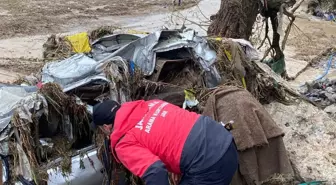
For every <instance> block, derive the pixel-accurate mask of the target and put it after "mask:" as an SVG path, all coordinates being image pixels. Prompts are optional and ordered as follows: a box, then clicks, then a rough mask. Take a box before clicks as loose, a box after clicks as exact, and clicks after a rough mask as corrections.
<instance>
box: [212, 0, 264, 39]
mask: <svg viewBox="0 0 336 185" xmlns="http://www.w3.org/2000/svg"><path fill="white" fill-rule="evenodd" d="M259 2H260V0H222V3H221V7H220V10H219V11H218V13H217V14H216V15H215V16H213V20H212V23H211V25H210V27H209V29H208V35H210V36H221V37H230V38H244V39H247V40H248V39H249V38H250V36H251V34H252V28H253V24H254V22H255V19H256V17H257V15H258V8H259Z"/></svg>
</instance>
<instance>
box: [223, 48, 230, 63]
mask: <svg viewBox="0 0 336 185" xmlns="http://www.w3.org/2000/svg"><path fill="white" fill-rule="evenodd" d="M224 53H225V55H226V57H227V58H228V59H229V61H230V62H232V55H231V53H230V51H228V50H226V49H224Z"/></svg>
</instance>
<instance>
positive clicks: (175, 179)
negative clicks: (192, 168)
mask: <svg viewBox="0 0 336 185" xmlns="http://www.w3.org/2000/svg"><path fill="white" fill-rule="evenodd" d="M170 176H171V179H172V180H173V185H178V184H179V183H180V180H181V174H175V173H171V174H170Z"/></svg>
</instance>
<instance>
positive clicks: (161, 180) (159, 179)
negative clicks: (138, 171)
mask: <svg viewBox="0 0 336 185" xmlns="http://www.w3.org/2000/svg"><path fill="white" fill-rule="evenodd" d="M142 178H143V179H144V180H145V182H146V185H157V184H160V185H161V184H162V185H169V181H168V172H167V169H166V167H165V165H164V164H163V163H162V161H156V162H155V163H153V164H152V165H151V166H150V167H149V168H148V169H147V171H146V172H145V174H144V175H143V176H142Z"/></svg>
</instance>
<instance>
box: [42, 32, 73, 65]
mask: <svg viewBox="0 0 336 185" xmlns="http://www.w3.org/2000/svg"><path fill="white" fill-rule="evenodd" d="M43 49H44V51H43V58H44V60H45V61H53V60H62V59H66V58H69V57H70V56H72V55H73V54H74V52H73V50H72V47H71V44H70V42H69V41H68V40H67V39H66V38H65V37H57V36H56V35H51V36H50V37H49V38H48V39H47V41H46V42H45V43H44V44H43Z"/></svg>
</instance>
